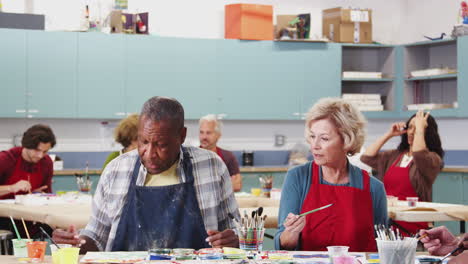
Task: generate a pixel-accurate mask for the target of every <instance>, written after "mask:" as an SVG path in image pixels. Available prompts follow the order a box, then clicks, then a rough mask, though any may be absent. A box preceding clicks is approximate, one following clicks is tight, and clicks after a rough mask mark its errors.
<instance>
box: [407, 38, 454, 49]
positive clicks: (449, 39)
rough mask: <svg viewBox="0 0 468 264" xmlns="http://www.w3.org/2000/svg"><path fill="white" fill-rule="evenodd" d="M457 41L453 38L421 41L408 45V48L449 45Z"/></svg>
mask: <svg viewBox="0 0 468 264" xmlns="http://www.w3.org/2000/svg"><path fill="white" fill-rule="evenodd" d="M455 41H456V39H453V38H448V39H440V40H426V41H420V42H415V43H411V44H406V45H405V46H406V47H412V46H421V45H439V44H449V42H455Z"/></svg>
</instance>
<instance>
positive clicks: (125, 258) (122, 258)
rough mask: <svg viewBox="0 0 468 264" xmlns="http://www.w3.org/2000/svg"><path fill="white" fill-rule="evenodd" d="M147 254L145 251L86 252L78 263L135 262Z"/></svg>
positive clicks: (141, 259)
mask: <svg viewBox="0 0 468 264" xmlns="http://www.w3.org/2000/svg"><path fill="white" fill-rule="evenodd" d="M147 256H148V252H146V251H134V252H131V251H116V252H87V253H86V255H85V256H84V257H82V258H81V260H80V263H135V262H139V261H143V260H145V259H146V257H147Z"/></svg>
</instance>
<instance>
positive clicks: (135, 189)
mask: <svg viewBox="0 0 468 264" xmlns="http://www.w3.org/2000/svg"><path fill="white" fill-rule="evenodd" d="M182 152H183V157H184V158H183V161H182V165H183V170H184V174H185V182H183V183H179V184H174V185H168V186H153V187H151V186H150V187H147V186H137V185H136V181H137V178H138V172H139V170H140V166H141V162H140V158H138V160H137V162H136V164H135V168H134V170H133V174H132V180H131V182H130V186H129V188H128V194H127V201H126V203H125V206H124V208H123V210H122V215H121V218H120V222H119V225H118V227H117V232H116V235H115V240H114V243H113V245H112V251H145V250H148V249H150V248H194V249H200V248H205V247H210V246H209V244H208V243H207V242H206V241H205V239H206V238H207V236H208V235H207V233H206V230H205V226H204V224H203V218H202V215H201V212H200V207H199V206H198V199H197V196H196V191H195V186H194V178H193V171H192V162H191V160H190V158H191V157H190V155H189V153H188V152H187V151H186V150H185V148H183V147H182Z"/></svg>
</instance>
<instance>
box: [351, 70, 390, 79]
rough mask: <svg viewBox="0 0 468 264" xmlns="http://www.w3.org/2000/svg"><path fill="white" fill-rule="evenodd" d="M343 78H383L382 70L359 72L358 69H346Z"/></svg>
mask: <svg viewBox="0 0 468 264" xmlns="http://www.w3.org/2000/svg"><path fill="white" fill-rule="evenodd" d="M343 78H344V79H346V78H349V79H382V72H358V71H345V72H343Z"/></svg>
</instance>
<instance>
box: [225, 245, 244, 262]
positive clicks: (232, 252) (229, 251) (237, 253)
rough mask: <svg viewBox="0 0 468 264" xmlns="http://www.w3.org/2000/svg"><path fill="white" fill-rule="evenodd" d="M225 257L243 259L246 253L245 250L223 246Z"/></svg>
mask: <svg viewBox="0 0 468 264" xmlns="http://www.w3.org/2000/svg"><path fill="white" fill-rule="evenodd" d="M223 253H224V258H225V259H245V258H246V257H247V255H246V254H245V251H244V250H242V249H239V248H232V247H223Z"/></svg>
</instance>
